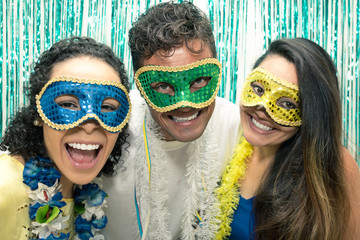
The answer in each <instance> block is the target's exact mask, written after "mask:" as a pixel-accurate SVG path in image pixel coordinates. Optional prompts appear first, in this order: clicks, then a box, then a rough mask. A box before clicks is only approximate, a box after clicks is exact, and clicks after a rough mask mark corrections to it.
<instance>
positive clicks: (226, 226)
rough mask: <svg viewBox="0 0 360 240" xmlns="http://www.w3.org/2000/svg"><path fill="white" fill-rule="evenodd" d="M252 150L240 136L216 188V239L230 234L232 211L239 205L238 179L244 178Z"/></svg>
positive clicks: (219, 239)
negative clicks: (218, 203)
mask: <svg viewBox="0 0 360 240" xmlns="http://www.w3.org/2000/svg"><path fill="white" fill-rule="evenodd" d="M252 152H253V146H251V144H250V143H248V142H247V141H246V140H245V138H244V137H242V138H241V141H240V143H239V144H238V145H237V147H236V148H235V152H234V155H233V159H232V161H231V162H230V163H229V165H228V166H227V168H226V171H225V173H224V175H223V177H222V180H221V185H220V187H219V188H218V189H217V190H216V194H217V197H218V200H219V202H220V215H219V216H217V219H218V220H219V221H220V226H219V229H218V232H217V233H216V236H215V238H216V239H218V240H221V239H225V238H227V237H228V236H230V234H231V227H230V224H231V222H232V220H233V215H234V211H235V210H236V208H237V207H238V205H239V194H240V193H239V188H240V184H239V180H240V179H243V178H245V175H246V169H247V163H248V160H249V157H250V156H251V155H252Z"/></svg>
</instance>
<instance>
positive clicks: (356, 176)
mask: <svg viewBox="0 0 360 240" xmlns="http://www.w3.org/2000/svg"><path fill="white" fill-rule="evenodd" d="M342 158H343V163H344V172H345V177H346V180H353V181H355V182H359V183H360V168H359V165H358V164H357V162H356V160H355V159H354V157H353V156H352V155H351V153H350V152H349V150H347V149H346V148H345V147H343V148H342ZM359 190H360V189H359Z"/></svg>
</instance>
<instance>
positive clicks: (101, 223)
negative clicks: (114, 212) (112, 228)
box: [92, 216, 108, 229]
mask: <svg viewBox="0 0 360 240" xmlns="http://www.w3.org/2000/svg"><path fill="white" fill-rule="evenodd" d="M107 221H108V220H107V217H106V216H103V217H102V218H100V219H94V220H93V221H92V225H93V226H94V228H96V229H103V228H105V226H106V224H107Z"/></svg>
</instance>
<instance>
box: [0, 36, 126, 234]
mask: <svg viewBox="0 0 360 240" xmlns="http://www.w3.org/2000/svg"><path fill="white" fill-rule="evenodd" d="M28 98H29V102H30V104H29V105H28V106H26V107H24V108H22V109H21V110H20V111H18V112H17V113H16V115H15V116H14V117H13V118H12V119H11V121H10V123H9V125H8V126H7V129H6V131H5V134H4V136H3V138H2V140H1V144H0V150H2V151H5V150H6V151H8V152H9V155H6V154H4V155H1V156H0V194H1V199H0V225H1V229H2V236H1V237H2V238H4V239H16V240H18V239H73V238H74V239H89V238H90V237H96V239H101V235H100V234H98V233H97V232H98V231H99V230H101V229H103V228H104V227H105V225H106V223H107V218H106V216H105V214H104V211H103V208H104V207H105V206H106V201H105V200H104V198H105V196H106V193H105V192H104V191H102V190H101V189H100V188H99V186H100V187H101V183H100V181H96V183H95V182H91V181H93V180H94V179H95V180H97V179H96V177H99V176H101V175H102V174H104V175H112V174H113V173H114V172H115V168H116V165H117V164H118V163H119V162H121V161H122V160H121V154H122V152H121V149H122V146H123V144H125V143H126V137H127V133H126V132H125V129H126V128H127V126H126V124H127V121H128V118H129V115H130V110H131V105H130V101H129V97H128V79H127V76H126V72H125V69H124V65H123V63H122V62H121V61H120V59H119V58H118V57H117V56H116V55H115V53H114V52H113V51H112V50H111V49H110V48H109V47H108V46H106V45H104V44H100V43H97V42H96V41H94V40H93V39H91V38H87V37H72V38H69V39H64V40H60V41H59V42H57V43H55V44H54V45H53V46H52V47H51V48H50V49H49V50H47V51H45V52H43V53H42V54H41V56H40V58H39V60H38V61H37V62H36V63H35V66H34V70H33V72H32V73H31V74H30V79H29V88H28ZM95 180H94V181H95ZM90 182H91V183H90Z"/></svg>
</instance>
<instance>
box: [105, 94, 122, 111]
mask: <svg viewBox="0 0 360 240" xmlns="http://www.w3.org/2000/svg"><path fill="white" fill-rule="evenodd" d="M120 106H121V104H120V102H119V101H118V100H116V99H115V98H111V97H108V98H105V99H104V101H103V102H102V103H101V112H114V111H116V110H117V109H119V107H120Z"/></svg>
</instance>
